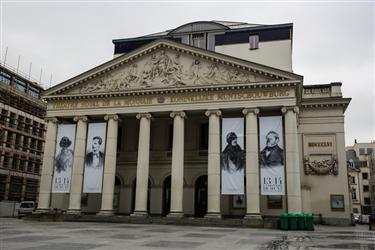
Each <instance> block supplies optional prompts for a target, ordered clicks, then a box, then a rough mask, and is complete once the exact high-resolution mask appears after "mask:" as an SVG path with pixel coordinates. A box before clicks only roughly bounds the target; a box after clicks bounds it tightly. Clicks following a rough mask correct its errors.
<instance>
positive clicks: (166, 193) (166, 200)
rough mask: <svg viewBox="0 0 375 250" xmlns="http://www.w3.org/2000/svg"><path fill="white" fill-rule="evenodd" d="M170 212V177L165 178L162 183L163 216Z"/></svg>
mask: <svg viewBox="0 0 375 250" xmlns="http://www.w3.org/2000/svg"><path fill="white" fill-rule="evenodd" d="M170 210H171V176H168V177H167V178H165V180H164V183H163V215H164V216H165V215H167V214H169V211H170Z"/></svg>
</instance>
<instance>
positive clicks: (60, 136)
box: [52, 124, 76, 193]
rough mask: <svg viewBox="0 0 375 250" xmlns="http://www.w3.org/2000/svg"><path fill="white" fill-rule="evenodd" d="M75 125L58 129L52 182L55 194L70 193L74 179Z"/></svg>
mask: <svg viewBox="0 0 375 250" xmlns="http://www.w3.org/2000/svg"><path fill="white" fill-rule="evenodd" d="M75 136H76V125H75V124H59V125H58V127H57V140H56V151H55V160H54V164H53V167H54V172H53V182H52V192H53V193H69V192H70V181H71V177H72V168H73V158H74V143H75Z"/></svg>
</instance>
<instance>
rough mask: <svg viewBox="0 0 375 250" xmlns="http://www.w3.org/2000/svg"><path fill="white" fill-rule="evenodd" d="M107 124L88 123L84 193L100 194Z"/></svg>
mask: <svg viewBox="0 0 375 250" xmlns="http://www.w3.org/2000/svg"><path fill="white" fill-rule="evenodd" d="M106 131H107V123H105V122H101V123H89V125H88V132H87V143H86V156H85V173H84V178H83V192H84V193H101V192H102V182H103V170H104V155H105V138H106Z"/></svg>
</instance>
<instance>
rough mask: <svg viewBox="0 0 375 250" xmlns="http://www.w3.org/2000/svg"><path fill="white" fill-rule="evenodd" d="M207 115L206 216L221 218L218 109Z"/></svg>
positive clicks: (208, 112) (210, 111)
mask: <svg viewBox="0 0 375 250" xmlns="http://www.w3.org/2000/svg"><path fill="white" fill-rule="evenodd" d="M205 114H206V116H208V121H209V124H208V168H207V214H206V216H205V217H207V218H221V211H220V116H221V111H220V110H208V111H206V113H205Z"/></svg>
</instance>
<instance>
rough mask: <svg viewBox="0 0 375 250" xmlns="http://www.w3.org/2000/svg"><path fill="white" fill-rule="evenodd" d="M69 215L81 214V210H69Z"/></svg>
mask: <svg viewBox="0 0 375 250" xmlns="http://www.w3.org/2000/svg"><path fill="white" fill-rule="evenodd" d="M66 213H67V214H81V209H68V210H67V211H66Z"/></svg>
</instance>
